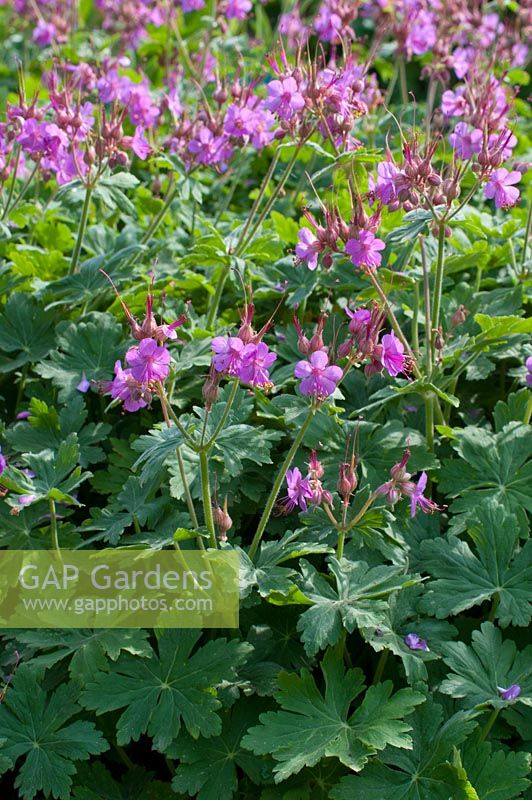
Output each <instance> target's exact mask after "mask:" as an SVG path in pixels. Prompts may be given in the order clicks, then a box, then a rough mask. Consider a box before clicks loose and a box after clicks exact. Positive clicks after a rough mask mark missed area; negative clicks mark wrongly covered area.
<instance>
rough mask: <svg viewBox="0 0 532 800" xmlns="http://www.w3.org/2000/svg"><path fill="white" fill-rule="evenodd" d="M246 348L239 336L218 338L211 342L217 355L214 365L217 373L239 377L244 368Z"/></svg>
mask: <svg viewBox="0 0 532 800" xmlns="http://www.w3.org/2000/svg"><path fill="white" fill-rule="evenodd" d="M244 347H245V345H244V342H243V341H242V339H239V338H238V336H216V337H215V338H214V339H213V340H212V342H211V350H212V351H213V352H214V353H215V355H214V357H213V359H212V363H213V365H214V369H215V370H216V372H224V373H225V374H226V375H237V374H238V372H239V370H240V367H241V366H242V351H243V350H244Z"/></svg>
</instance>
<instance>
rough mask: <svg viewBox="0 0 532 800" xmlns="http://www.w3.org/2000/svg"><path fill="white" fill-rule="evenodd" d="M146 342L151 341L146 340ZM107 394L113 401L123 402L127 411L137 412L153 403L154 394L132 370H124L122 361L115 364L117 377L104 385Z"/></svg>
mask: <svg viewBox="0 0 532 800" xmlns="http://www.w3.org/2000/svg"><path fill="white" fill-rule="evenodd" d="M144 341H150V340H149V339H145V340H144ZM103 389H104V391H105V394H110V395H111V397H112V398H113V400H123V402H124V408H125V410H126V411H130V412H135V411H138V410H139V409H141V408H145V407H146V406H148V405H149V404H150V403H151V399H152V393H151V391H150V388H149V386H148V384H147V383H143V382H141V381H138V380H136V379H135V378H134V376H133V374H132V370H130V369H122V364H121V363H120V361H116V362H115V377H114V378H113V380H112V381H108V382H107V384H104V385H103Z"/></svg>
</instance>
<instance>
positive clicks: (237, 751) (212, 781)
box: [169, 700, 268, 800]
mask: <svg viewBox="0 0 532 800" xmlns="http://www.w3.org/2000/svg"><path fill="white" fill-rule="evenodd" d="M256 720H257V709H256V707H255V704H250V703H249V701H248V700H244V701H241V702H240V703H238V704H237V705H236V706H235V707H234V708H233V709H232V710H231V711H230V712H229V711H226V712H224V720H223V725H222V731H221V733H220V735H219V736H217V737H215V738H212V739H199V740H196V739H192V738H191V737H190V736H187V735H186V734H181V735H180V736H179V738H178V739H177V741H176V742H175V744H173V745H172V746H171V748H170V750H169V756H170V757H171V758H179V766H178V767H177V769H176V773H175V776H174V779H173V781H172V786H173V788H174V790H175V791H176V792H182V793H183V794H185V793H187V794H189V795H190V797H195V798H197V800H231V798H232V797H234V795H235V792H236V791H237V789H238V773H237V769H240V770H242V771H243V772H244V774H245V775H247V776H248V777H249V778H251V780H252V781H253V783H259V782H260V781H261V779H264V778H266V777H268V769H267V762H266V760H265V759H258V758H256V757H255V756H252V755H250V753H249V751H247V750H244V749H243V747H242V745H241V739H242V736H243V734H244V733H245V732H246V730H247V729H248V728H249V727H250V725H251V724H252V723H253V722H256Z"/></svg>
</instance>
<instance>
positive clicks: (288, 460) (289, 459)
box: [249, 405, 316, 559]
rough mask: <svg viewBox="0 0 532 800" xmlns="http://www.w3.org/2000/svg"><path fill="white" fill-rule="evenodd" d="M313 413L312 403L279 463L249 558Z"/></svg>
mask: <svg viewBox="0 0 532 800" xmlns="http://www.w3.org/2000/svg"><path fill="white" fill-rule="evenodd" d="M315 413H316V407H315V406H314V405H312V406H311V408H310V410H309V412H308V414H307V416H306V418H305V421H304V422H303V424H302V426H301V427H300V429H299V430H298V432H297V434H296V437H295V439H294V441H293V442H292V446H291V448H290V450H289V451H288V453H287V454H286V458H285V460H284V461H283V463H282V464H281V469H280V470H279V472H278V474H277V478H276V479H275V483H274V484H273V486H272V490H271V492H270V494H269V496H268V500H267V501H266V505H265V507H264V511H263V512H262V516H261V518H260V521H259V524H258V526H257V530H256V531H255V536H254V537H253V541H252V542H251V547H250V548H249V557H250V558H251V559H252V558H253V557H254V556H255V553H256V552H257V549H258V546H259V544H260V541H261V539H262V536H263V534H264V531H265V530H266V525H267V524H268V520H269V519H270V515H271V513H272V511H273V507H274V505H275V501H276V500H277V495H278V494H279V492H280V490H281V484H282V482H283V481H284V479H285V475H286V472H287V470H288V469H289V468H290V464H291V463H292V461H293V459H294V456H295V454H296V453H297V451H298V449H299V445H300V444H301V442H302V441H303V437H304V436H305V433H306V432H307V430H308V428H309V426H310V423H311V422H312V420H313V419H314V414H315Z"/></svg>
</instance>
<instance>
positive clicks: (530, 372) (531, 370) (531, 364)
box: [525, 356, 532, 388]
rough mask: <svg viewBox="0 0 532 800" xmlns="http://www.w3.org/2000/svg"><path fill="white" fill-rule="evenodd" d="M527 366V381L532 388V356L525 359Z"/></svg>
mask: <svg viewBox="0 0 532 800" xmlns="http://www.w3.org/2000/svg"><path fill="white" fill-rule="evenodd" d="M525 367H526V369H527V375H526V383H527V386H530V387H531V388H532V356H528V358H527V360H526V361H525Z"/></svg>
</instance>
